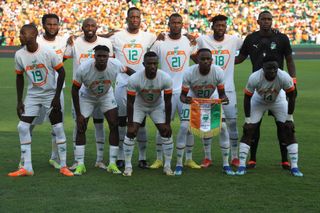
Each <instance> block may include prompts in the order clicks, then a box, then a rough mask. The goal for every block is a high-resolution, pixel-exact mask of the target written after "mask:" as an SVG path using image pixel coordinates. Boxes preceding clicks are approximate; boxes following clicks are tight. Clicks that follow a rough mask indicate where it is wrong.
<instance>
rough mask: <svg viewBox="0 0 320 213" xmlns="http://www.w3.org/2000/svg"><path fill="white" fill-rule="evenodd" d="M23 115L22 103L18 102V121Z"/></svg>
mask: <svg viewBox="0 0 320 213" xmlns="http://www.w3.org/2000/svg"><path fill="white" fill-rule="evenodd" d="M23 113H24V104H23V103H22V102H18V104H17V115H18V117H19V119H21V116H22V114H23Z"/></svg>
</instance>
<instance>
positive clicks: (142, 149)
mask: <svg viewBox="0 0 320 213" xmlns="http://www.w3.org/2000/svg"><path fill="white" fill-rule="evenodd" d="M137 141H138V147H139V160H146V159H147V154H146V151H147V130H146V127H140V128H139V130H138V132H137Z"/></svg>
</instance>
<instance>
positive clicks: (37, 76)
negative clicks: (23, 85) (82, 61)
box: [14, 45, 63, 97]
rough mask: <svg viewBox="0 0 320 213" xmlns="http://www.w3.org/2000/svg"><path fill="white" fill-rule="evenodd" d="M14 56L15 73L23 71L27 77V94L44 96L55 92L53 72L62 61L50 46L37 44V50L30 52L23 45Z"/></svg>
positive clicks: (59, 66)
mask: <svg viewBox="0 0 320 213" xmlns="http://www.w3.org/2000/svg"><path fill="white" fill-rule="evenodd" d="M14 58H15V69H16V73H17V74H23V73H24V72H25V73H26V75H27V77H28V91H27V93H28V95H34V96H37V97H45V96H47V95H52V94H55V92H56V87H57V86H56V84H57V83H56V82H57V81H56V78H55V72H56V70H58V69H60V68H61V67H62V66H63V63H62V62H61V61H60V59H59V57H58V56H57V54H56V53H55V52H54V51H53V50H52V48H50V47H46V46H41V45H39V46H38V49H37V51H36V52H34V53H31V52H29V51H28V50H27V47H26V46H24V47H22V48H21V49H20V50H18V51H17V52H16V54H15V57H14Z"/></svg>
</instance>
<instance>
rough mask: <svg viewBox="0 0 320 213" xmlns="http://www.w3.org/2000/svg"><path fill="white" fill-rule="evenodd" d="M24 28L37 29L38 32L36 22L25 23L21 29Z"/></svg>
mask: <svg viewBox="0 0 320 213" xmlns="http://www.w3.org/2000/svg"><path fill="white" fill-rule="evenodd" d="M23 29H32V30H33V31H35V32H36V33H37V34H38V28H37V26H36V25H35V24H34V23H30V24H25V25H23V26H22V27H21V30H23Z"/></svg>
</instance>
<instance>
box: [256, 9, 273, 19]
mask: <svg viewBox="0 0 320 213" xmlns="http://www.w3.org/2000/svg"><path fill="white" fill-rule="evenodd" d="M263 14H270V15H271V16H272V14H271V13H270V11H268V10H264V11H262V12H261V13H259V16H258V19H260V17H261V15H263Z"/></svg>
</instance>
